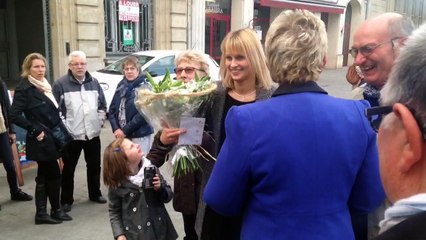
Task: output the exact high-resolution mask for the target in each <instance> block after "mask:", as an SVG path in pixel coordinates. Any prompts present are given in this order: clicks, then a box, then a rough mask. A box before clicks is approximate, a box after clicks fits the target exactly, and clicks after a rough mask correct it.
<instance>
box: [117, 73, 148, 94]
mask: <svg viewBox="0 0 426 240" xmlns="http://www.w3.org/2000/svg"><path fill="white" fill-rule="evenodd" d="M124 80H125V81H123V82H124V83H123V85H121V86H120V87H119V88H118V89H117V91H118V92H119V96H120V98H124V97H126V96H128V94H129V93H130V92H131V91H133V90H134V89H135V88H136V87H137V86H139V85H140V84H141V83H143V82H144V81H145V78H144V77H143V76H139V77H138V78H136V79H135V80H133V81H129V80H127V79H126V78H124Z"/></svg>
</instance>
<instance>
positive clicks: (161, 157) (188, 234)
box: [147, 51, 209, 240]
mask: <svg viewBox="0 0 426 240" xmlns="http://www.w3.org/2000/svg"><path fill="white" fill-rule="evenodd" d="M175 62H176V69H175V73H176V79H177V80H181V81H183V82H189V81H191V80H194V78H195V74H197V75H198V77H200V78H201V77H203V76H206V75H208V73H209V65H208V63H207V61H206V60H205V59H204V56H203V54H200V53H197V52H194V51H184V52H182V53H181V54H179V56H178V57H177V58H176V60H175ZM183 132H184V131H182V130H180V129H171V128H166V127H165V128H163V130H162V132H161V133H158V134H157V135H156V136H155V138H154V142H153V144H152V147H151V151H150V152H149V154H148V155H147V158H148V159H150V160H151V162H152V163H153V164H154V165H156V166H157V167H160V166H161V165H163V164H164V162H165V156H166V154H167V153H169V152H170V151H171V149H172V148H173V146H174V143H176V142H177V140H178V137H179V134H180V133H183ZM200 187H201V171H200V170H197V171H195V172H193V173H188V174H185V175H183V176H179V177H176V178H175V179H174V191H175V193H174V197H173V208H174V209H175V210H176V211H178V212H181V213H182V217H183V225H184V230H185V237H184V239H185V240H196V239H198V237H197V233H196V232H195V229H194V226H195V218H196V213H197V206H198V200H199V197H200Z"/></svg>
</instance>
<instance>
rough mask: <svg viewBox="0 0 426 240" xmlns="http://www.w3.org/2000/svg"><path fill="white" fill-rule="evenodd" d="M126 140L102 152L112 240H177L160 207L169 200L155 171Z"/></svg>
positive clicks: (118, 140)
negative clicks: (107, 188) (107, 189)
mask: <svg viewBox="0 0 426 240" xmlns="http://www.w3.org/2000/svg"><path fill="white" fill-rule="evenodd" d="M143 154H144V153H143V152H142V150H141V148H140V146H139V145H138V144H135V143H133V142H132V141H130V140H129V139H127V138H118V139H116V140H114V141H113V142H112V143H111V144H109V146H108V147H107V148H106V149H105V152H104V163H103V178H104V183H105V185H106V186H108V187H109V191H108V198H109V216H110V222H111V227H112V232H113V235H114V239H117V240H126V239H164V240H168V239H177V233H176V230H175V228H174V226H173V223H172V221H171V219H170V216H169V214H168V213H167V210H166V208H165V206H164V203H167V202H169V201H170V200H171V199H172V197H173V192H172V190H171V187H170V186H169V185H168V184H167V183H166V181H165V180H164V179H163V177H162V176H161V174H160V173H159V171H158V169H157V168H155V167H154V166H153V165H152V164H151V162H150V161H149V160H148V159H146V158H144V157H143Z"/></svg>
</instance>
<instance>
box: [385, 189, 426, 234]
mask: <svg viewBox="0 0 426 240" xmlns="http://www.w3.org/2000/svg"><path fill="white" fill-rule="evenodd" d="M424 211H426V193H421V194H417V195H414V196H411V197H409V198H405V199H401V200H399V201H397V202H395V204H394V205H393V206H392V207H390V208H388V209H386V211H385V219H383V220H382V221H381V222H380V224H379V226H380V232H379V233H382V232H385V231H387V230H388V229H389V228H391V227H393V226H395V225H397V224H398V223H400V222H402V221H404V220H405V219H407V218H409V217H411V216H412V215H414V214H417V213H421V212H424Z"/></svg>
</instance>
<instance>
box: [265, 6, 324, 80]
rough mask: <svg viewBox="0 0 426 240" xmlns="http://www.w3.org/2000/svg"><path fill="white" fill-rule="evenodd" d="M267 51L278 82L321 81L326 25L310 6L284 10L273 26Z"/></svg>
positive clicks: (270, 67) (266, 43)
mask: <svg viewBox="0 0 426 240" xmlns="http://www.w3.org/2000/svg"><path fill="white" fill-rule="evenodd" d="M265 52H266V56H267V59H268V66H269V71H270V73H271V76H272V79H273V80H274V81H275V82H277V83H279V84H282V83H294V82H299V83H302V82H308V81H317V80H318V79H319V76H320V73H321V72H322V69H323V67H324V60H325V57H326V53H327V33H326V30H325V25H324V23H323V22H322V21H321V19H320V18H318V17H317V16H315V15H314V14H313V13H311V12H309V11H307V10H299V9H297V10H286V11H283V12H282V13H281V14H280V15H279V16H278V17H277V18H276V19H275V20H274V21H273V22H272V24H271V26H270V27H269V30H268V33H267V34H266V41H265Z"/></svg>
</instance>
